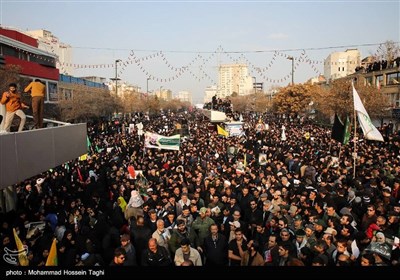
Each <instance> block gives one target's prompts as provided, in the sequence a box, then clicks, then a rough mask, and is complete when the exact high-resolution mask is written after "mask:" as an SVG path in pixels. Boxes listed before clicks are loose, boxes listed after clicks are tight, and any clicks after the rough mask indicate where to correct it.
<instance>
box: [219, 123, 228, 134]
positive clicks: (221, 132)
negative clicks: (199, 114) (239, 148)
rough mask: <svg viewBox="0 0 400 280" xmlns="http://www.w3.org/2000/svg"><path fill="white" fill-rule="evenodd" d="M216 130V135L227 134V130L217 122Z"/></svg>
mask: <svg viewBox="0 0 400 280" xmlns="http://www.w3.org/2000/svg"><path fill="white" fill-rule="evenodd" d="M217 131H218V135H222V136H225V137H228V136H229V133H228V131H226V130H225V129H223V128H222V127H220V126H219V125H218V124H217Z"/></svg>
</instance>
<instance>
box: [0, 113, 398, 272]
mask: <svg viewBox="0 0 400 280" xmlns="http://www.w3.org/2000/svg"><path fill="white" fill-rule="evenodd" d="M231 117H232V119H239V118H238V114H235V115H233V116H231ZM240 119H243V122H244V123H245V125H244V131H245V135H243V136H240V137H223V136H221V135H218V133H217V130H216V129H215V130H210V125H209V124H210V120H209V119H207V118H206V117H205V116H204V115H203V114H202V113H201V112H200V110H197V109H192V110H190V111H179V112H160V113H159V114H157V115H147V114H142V113H137V114H133V115H131V116H130V117H129V118H124V119H119V120H112V121H106V120H104V121H96V122H92V123H88V137H89V140H90V147H89V152H88V156H87V158H86V159H84V160H82V159H81V160H79V159H76V160H73V161H70V162H67V163H65V164H63V165H61V166H57V167H55V168H53V169H51V170H49V171H47V172H45V173H42V174H39V175H37V176H35V177H34V178H29V179H26V180H24V181H23V182H21V183H19V184H17V185H16V186H15V189H16V197H17V208H16V210H15V211H11V212H8V213H7V214H3V215H2V216H1V219H2V227H1V229H0V236H1V240H2V245H1V246H2V247H1V248H0V250H1V251H2V252H3V251H4V250H6V249H8V251H10V250H16V244H15V242H14V236H13V228H15V229H16V231H17V233H18V236H19V237H20V239H21V240H22V242H23V243H24V244H26V245H27V246H28V260H29V265H31V266H43V265H45V263H46V259H47V256H48V255H49V250H50V246H51V244H52V240H53V239H54V238H56V239H57V258H58V266H64V267H70V266H93V265H99V266H398V265H400V254H399V252H400V249H399V239H398V238H399V236H400V228H399V219H400V135H399V133H398V132H396V131H393V127H392V126H385V127H382V128H381V131H382V134H383V135H384V138H385V141H384V142H377V141H366V140H363V139H362V135H361V133H360V135H359V138H358V139H359V140H357V144H356V146H357V158H356V160H355V161H354V158H353V152H354V150H353V148H354V145H353V144H354V143H353V142H350V143H349V144H347V145H341V144H340V143H338V142H336V141H335V140H332V139H331V129H330V128H322V127H319V126H317V125H314V124H313V123H311V122H309V121H307V120H305V119H301V118H294V119H291V118H288V117H287V116H286V118H282V117H280V118H277V117H276V116H273V115H267V114H260V113H258V114H257V113H253V112H248V113H243V114H242V115H241V118H240ZM182 120H186V121H187V125H188V132H189V133H188V135H185V136H184V137H181V144H180V149H179V151H174V150H164V149H149V148H147V149H145V148H144V145H143V142H144V141H143V140H144V139H143V136H142V135H138V133H137V130H136V129H133V130H132V129H129V125H130V124H138V123H140V122H141V123H142V124H143V130H144V131H149V132H154V133H158V134H161V135H165V136H170V135H173V134H176V133H179V132H180V131H179V130H177V129H176V128H177V127H179V126H177V124H178V123H180V122H181V121H182ZM260 123H261V124H263V126H261V127H260V126H259V125H258V124H260ZM220 125H223V124H220ZM257 125H258V126H257ZM256 126H257V127H258V128H257V129H256ZM282 126H284V127H285V136H286V137H285V139H283V138H282V137H281V136H282ZM261 157H263V160H259V159H260V158H261ZM2 265H3V266H12V265H11V264H10V263H7V262H6V261H4V259H3V260H2Z"/></svg>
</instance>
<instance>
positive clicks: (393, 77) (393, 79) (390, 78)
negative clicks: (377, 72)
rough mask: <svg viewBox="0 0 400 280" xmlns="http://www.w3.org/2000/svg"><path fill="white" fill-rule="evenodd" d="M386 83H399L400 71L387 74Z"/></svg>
mask: <svg viewBox="0 0 400 280" xmlns="http://www.w3.org/2000/svg"><path fill="white" fill-rule="evenodd" d="M386 84H388V85H397V84H400V72H395V73H389V74H387V75H386Z"/></svg>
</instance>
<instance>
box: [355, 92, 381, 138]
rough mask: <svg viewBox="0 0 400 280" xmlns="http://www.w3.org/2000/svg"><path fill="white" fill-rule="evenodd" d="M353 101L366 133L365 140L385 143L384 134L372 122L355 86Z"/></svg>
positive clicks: (359, 120)
mask: <svg viewBox="0 0 400 280" xmlns="http://www.w3.org/2000/svg"><path fill="white" fill-rule="evenodd" d="M353 101H354V110H356V112H357V117H358V122H359V123H360V126H361V129H362V131H363V133H364V138H365V139H368V140H375V141H382V142H383V141H384V140H383V137H382V134H381V133H380V132H379V130H378V129H377V128H376V127H375V126H374V125H373V123H372V122H371V119H370V117H369V115H368V113H367V110H365V107H364V105H363V104H362V102H361V99H360V96H359V95H358V93H357V91H356V89H355V88H354V85H353Z"/></svg>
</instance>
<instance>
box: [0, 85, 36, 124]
mask: <svg viewBox="0 0 400 280" xmlns="http://www.w3.org/2000/svg"><path fill="white" fill-rule="evenodd" d="M0 103H1V104H5V105H6V117H5V122H4V130H5V131H7V132H10V127H11V124H12V121H13V119H14V116H15V115H17V116H18V117H20V118H21V122H20V123H19V128H18V131H22V130H23V129H24V125H25V121H26V115H25V113H24V112H23V111H22V109H28V108H29V106H28V105H26V104H24V103H23V102H21V94H20V93H19V92H17V84H15V83H11V84H9V85H8V91H6V92H4V93H3V95H2V97H1V100H0Z"/></svg>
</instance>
